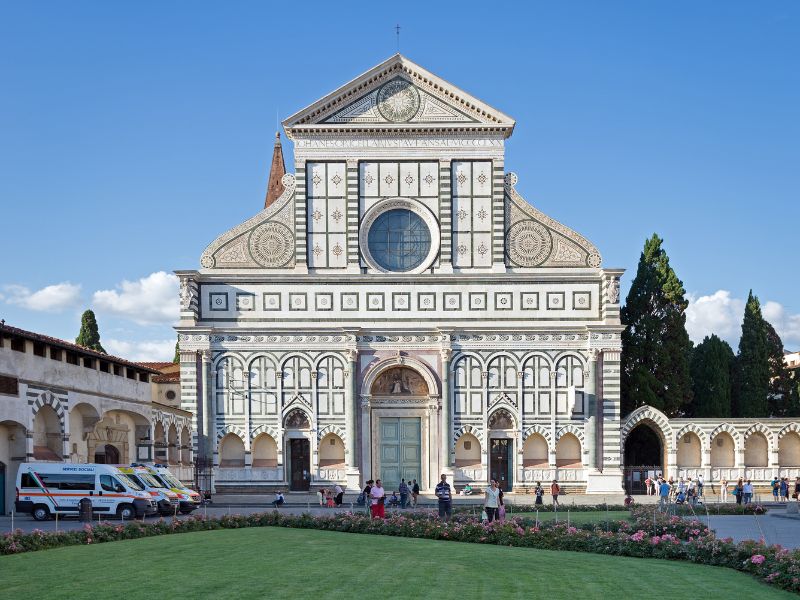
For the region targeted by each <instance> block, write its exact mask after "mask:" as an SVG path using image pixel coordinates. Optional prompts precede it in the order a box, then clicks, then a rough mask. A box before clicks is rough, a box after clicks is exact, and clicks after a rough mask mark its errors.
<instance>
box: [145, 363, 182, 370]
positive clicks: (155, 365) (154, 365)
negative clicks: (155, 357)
mask: <svg viewBox="0 0 800 600" xmlns="http://www.w3.org/2000/svg"><path fill="white" fill-rule="evenodd" d="M139 364H140V365H144V366H145V367H147V368H148V369H155V370H156V371H163V370H164V369H167V368H168V367H175V366H177V365H176V364H175V363H174V362H140V363H139Z"/></svg>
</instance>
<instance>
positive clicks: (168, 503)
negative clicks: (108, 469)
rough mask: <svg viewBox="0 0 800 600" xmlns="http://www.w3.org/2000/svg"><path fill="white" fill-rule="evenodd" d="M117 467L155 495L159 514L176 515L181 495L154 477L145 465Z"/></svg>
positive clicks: (146, 490)
mask: <svg viewBox="0 0 800 600" xmlns="http://www.w3.org/2000/svg"><path fill="white" fill-rule="evenodd" d="M116 469H117V471H118V472H119V473H120V474H123V475H125V476H127V477H128V478H129V479H130V480H131V481H133V482H134V483H136V484H137V485H138V486H139V487H141V488H142V489H144V491H145V492H147V493H149V494H150V495H151V496H152V497H153V499H154V500H155V501H156V505H157V506H158V512H159V514H161V515H164V516H166V515H174V514H175V513H176V512H177V511H178V509H179V508H180V497H179V495H178V494H176V493H175V492H173V491H172V490H171V489H169V488H168V487H166V486H165V485H164V484H163V483H162V482H160V481H158V480H157V479H156V478H155V477H153V476H152V475H151V474H150V471H148V470H147V469H146V468H145V467H116Z"/></svg>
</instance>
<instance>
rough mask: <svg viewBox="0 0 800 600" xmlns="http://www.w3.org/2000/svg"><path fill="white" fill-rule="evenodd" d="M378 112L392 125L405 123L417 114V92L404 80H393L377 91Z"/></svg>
mask: <svg viewBox="0 0 800 600" xmlns="http://www.w3.org/2000/svg"><path fill="white" fill-rule="evenodd" d="M377 105H378V112H380V113H381V114H382V115H383V116H384V117H385V118H386V119H387V120H389V121H391V122H393V123H405V122H406V121H409V120H411V119H412V118H413V117H414V116H415V115H416V114H417V112H419V105H420V101H419V92H418V91H417V88H415V87H414V86H413V85H411V84H410V83H409V82H408V81H406V80H405V79H393V80H392V81H390V82H388V83H386V84H385V85H384V86H383V87H381V89H380V90H378V98H377Z"/></svg>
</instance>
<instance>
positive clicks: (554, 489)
mask: <svg viewBox="0 0 800 600" xmlns="http://www.w3.org/2000/svg"><path fill="white" fill-rule="evenodd" d="M560 493H561V486H560V485H558V481H556V480H555V479H553V483H551V484H550V494H551V495H552V496H553V508H558V506H559V504H558V495H559V494H560Z"/></svg>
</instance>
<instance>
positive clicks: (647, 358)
mask: <svg viewBox="0 0 800 600" xmlns="http://www.w3.org/2000/svg"><path fill="white" fill-rule="evenodd" d="M662 242H663V240H662V239H661V238H659V237H658V235H656V234H653V237H651V238H650V239H649V240H647V241H645V244H644V250H643V251H642V254H641V257H640V258H639V266H638V268H637V269H636V278H635V279H634V280H633V283H632V284H631V289H630V292H629V293H628V297H627V299H626V300H625V306H624V307H623V308H622V311H621V316H622V323H623V325H625V330H624V331H623V332H622V373H621V380H622V381H621V384H622V390H621V391H622V411H623V413H627V412H630V411H631V410H633V409H635V408H636V407H638V406H642V405H645V404H649V405H650V406H653V407H654V408H657V409H658V410H660V411H662V412H664V413H665V414H667V415H668V416H670V417H674V416H679V415H681V414H683V410H684V407H685V405H686V404H687V403H688V402H689V401H690V400H691V398H692V390H691V384H690V379H689V352H690V350H691V341H690V340H689V334H688V333H687V332H686V314H685V311H686V307H687V306H688V304H689V303H688V302H687V301H686V298H685V294H686V292H685V290H684V289H683V282H682V281H681V280H680V279H678V276H677V275H676V274H675V271H674V270H673V269H672V267H670V264H669V257H668V256H667V253H666V252H665V251H664V249H663V248H662V247H661V244H662Z"/></svg>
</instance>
